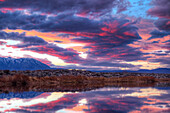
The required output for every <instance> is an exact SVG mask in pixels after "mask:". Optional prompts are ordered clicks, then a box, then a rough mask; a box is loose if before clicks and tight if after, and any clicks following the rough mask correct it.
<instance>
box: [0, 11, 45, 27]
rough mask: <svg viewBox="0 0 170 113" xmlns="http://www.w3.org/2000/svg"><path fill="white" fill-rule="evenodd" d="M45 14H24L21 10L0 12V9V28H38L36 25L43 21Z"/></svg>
mask: <svg viewBox="0 0 170 113" xmlns="http://www.w3.org/2000/svg"><path fill="white" fill-rule="evenodd" d="M46 19H47V16H42V15H36V14H33V15H26V14H23V13H22V12H19V11H17V12H13V13H12V12H8V13H2V12H1V11H0V29H6V28H8V29H24V30H32V29H38V28H37V27H38V25H39V24H41V23H44V22H45V21H46Z"/></svg>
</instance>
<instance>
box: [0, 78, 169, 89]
mask: <svg viewBox="0 0 170 113" xmlns="http://www.w3.org/2000/svg"><path fill="white" fill-rule="evenodd" d="M159 82H170V79H160V80H159V79H156V78H154V77H147V76H126V77H109V78H107V77H88V76H51V77H49V76H45V77H33V76H26V75H14V76H1V77H0V90H1V91H2V90H3V91H12V92H17V91H31V90H35V91H86V90H91V89H96V88H102V87H107V86H113V87H153V86H155V85H156V84H157V83H159Z"/></svg>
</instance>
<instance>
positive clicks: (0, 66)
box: [0, 57, 170, 73]
mask: <svg viewBox="0 0 170 113" xmlns="http://www.w3.org/2000/svg"><path fill="white" fill-rule="evenodd" d="M44 69H53V68H50V67H49V66H48V65H46V64H44V63H42V62H40V61H38V60H35V59H33V58H19V59H16V58H11V57H8V58H3V57H0V70H44ZM90 71H95V72H135V73H170V68H157V69H153V70H147V69H141V70H138V71H131V70H126V71H125V70H102V71H96V70H90Z"/></svg>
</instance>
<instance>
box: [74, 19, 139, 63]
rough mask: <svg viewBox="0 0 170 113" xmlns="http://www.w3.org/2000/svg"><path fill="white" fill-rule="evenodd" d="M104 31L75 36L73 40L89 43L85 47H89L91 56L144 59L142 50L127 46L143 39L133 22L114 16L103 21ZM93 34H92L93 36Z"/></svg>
mask: <svg viewBox="0 0 170 113" xmlns="http://www.w3.org/2000/svg"><path fill="white" fill-rule="evenodd" d="M103 23H104V24H103V27H102V28H100V29H101V30H102V32H100V33H98V34H90V33H89V34H86V35H87V36H86V37H80V38H74V39H73V41H75V42H80V43H87V45H86V46H85V47H84V48H89V49H90V52H88V54H89V57H104V58H108V59H112V58H113V59H119V60H125V61H133V60H139V59H142V52H140V51H139V50H137V49H135V48H132V47H129V46H127V45H128V44H130V43H133V42H134V41H136V40H139V39H141V37H140V36H139V34H138V32H137V30H138V28H137V27H135V26H134V24H133V23H131V22H129V21H128V20H125V19H117V18H113V19H112V20H107V21H103ZM91 35H92V36H91Z"/></svg>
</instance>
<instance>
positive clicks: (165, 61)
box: [150, 57, 170, 67]
mask: <svg viewBox="0 0 170 113" xmlns="http://www.w3.org/2000/svg"><path fill="white" fill-rule="evenodd" d="M169 59H170V57H161V58H157V59H151V60H150V62H157V63H161V64H166V65H168V67H169V66H170V60H169Z"/></svg>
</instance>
